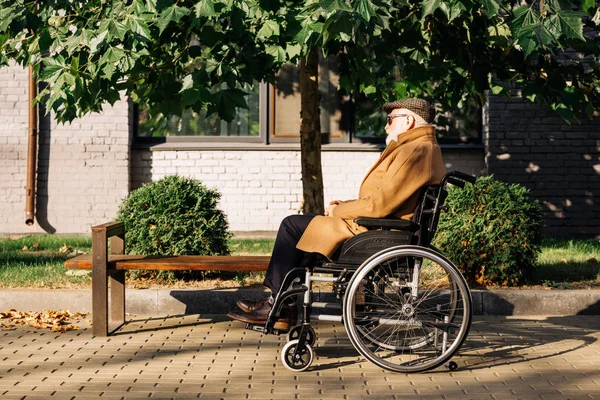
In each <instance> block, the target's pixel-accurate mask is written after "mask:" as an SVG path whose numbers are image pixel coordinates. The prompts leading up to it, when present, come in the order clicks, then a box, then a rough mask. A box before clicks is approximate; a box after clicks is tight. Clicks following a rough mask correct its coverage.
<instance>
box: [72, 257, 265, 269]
mask: <svg viewBox="0 0 600 400" xmlns="http://www.w3.org/2000/svg"><path fill="white" fill-rule="evenodd" d="M270 259H271V257H270V256H136V255H109V256H108V265H107V267H108V268H109V269H117V270H137V269H148V270H170V271H184V270H195V271H266V270H267V267H268V265H269V261H270ZM65 267H66V268H71V269H92V255H91V254H83V255H80V256H77V257H74V258H71V259H70V260H67V261H65Z"/></svg>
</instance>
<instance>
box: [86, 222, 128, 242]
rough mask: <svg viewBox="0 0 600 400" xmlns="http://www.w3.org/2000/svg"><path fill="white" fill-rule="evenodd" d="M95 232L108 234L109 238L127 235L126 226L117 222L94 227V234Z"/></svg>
mask: <svg viewBox="0 0 600 400" xmlns="http://www.w3.org/2000/svg"><path fill="white" fill-rule="evenodd" d="M94 232H106V237H107V238H109V237H111V236H115V235H122V234H124V233H125V224H124V223H123V222H117V221H111V222H106V223H104V224H101V225H96V226H92V234H93V233H94Z"/></svg>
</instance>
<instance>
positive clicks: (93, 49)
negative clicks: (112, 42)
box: [90, 30, 108, 54]
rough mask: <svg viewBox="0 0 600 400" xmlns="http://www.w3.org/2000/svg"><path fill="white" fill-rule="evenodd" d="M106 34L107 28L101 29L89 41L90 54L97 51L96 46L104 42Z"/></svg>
mask: <svg viewBox="0 0 600 400" xmlns="http://www.w3.org/2000/svg"><path fill="white" fill-rule="evenodd" d="M107 35H108V30H105V31H101V32H100V33H99V34H98V36H96V37H95V38H94V39H92V40H91V41H90V54H94V53H96V52H97V51H98V47H99V46H100V45H101V44H102V43H103V42H104V39H106V37H107Z"/></svg>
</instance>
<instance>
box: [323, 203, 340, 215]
mask: <svg viewBox="0 0 600 400" xmlns="http://www.w3.org/2000/svg"><path fill="white" fill-rule="evenodd" d="M342 203H343V201H341V200H331V201H330V202H329V207H327V208H326V209H325V216H326V217H333V209H334V208H335V206H337V205H338V204H342Z"/></svg>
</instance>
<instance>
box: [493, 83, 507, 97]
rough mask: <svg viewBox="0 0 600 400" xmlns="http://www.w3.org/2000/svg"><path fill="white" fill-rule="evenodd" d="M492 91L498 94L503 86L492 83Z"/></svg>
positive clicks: (502, 89)
mask: <svg viewBox="0 0 600 400" xmlns="http://www.w3.org/2000/svg"><path fill="white" fill-rule="evenodd" d="M491 89H492V93H493V94H495V95H498V94H500V93H502V92H503V91H504V87H503V86H500V85H492V87H491Z"/></svg>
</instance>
